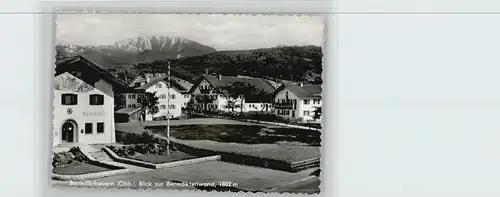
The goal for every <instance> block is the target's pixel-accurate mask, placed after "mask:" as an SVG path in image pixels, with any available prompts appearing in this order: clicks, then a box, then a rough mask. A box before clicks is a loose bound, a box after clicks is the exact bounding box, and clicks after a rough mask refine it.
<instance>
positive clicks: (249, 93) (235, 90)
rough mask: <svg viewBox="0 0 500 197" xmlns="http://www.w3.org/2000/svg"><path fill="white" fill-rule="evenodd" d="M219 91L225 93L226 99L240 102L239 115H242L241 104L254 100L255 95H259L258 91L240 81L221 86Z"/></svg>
mask: <svg viewBox="0 0 500 197" xmlns="http://www.w3.org/2000/svg"><path fill="white" fill-rule="evenodd" d="M221 89H222V91H225V92H226V93H227V97H228V98H229V99H232V100H234V101H235V102H236V101H237V100H238V99H239V100H240V113H243V104H244V101H245V99H254V97H255V96H256V95H259V94H260V93H259V92H260V90H259V89H257V88H256V87H255V86H253V85H252V84H249V83H246V82H240V81H237V82H234V83H232V84H230V85H226V86H223V87H222V88H221Z"/></svg>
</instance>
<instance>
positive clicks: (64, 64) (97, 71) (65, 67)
mask: <svg viewBox="0 0 500 197" xmlns="http://www.w3.org/2000/svg"><path fill="white" fill-rule="evenodd" d="M55 63H56V73H55V76H58V75H60V74H63V73H65V72H70V73H71V72H75V71H77V72H82V73H91V74H89V75H88V77H87V78H93V80H94V79H95V77H96V76H98V77H99V78H101V79H103V80H105V81H107V82H108V83H110V84H111V85H112V86H113V88H114V89H115V91H120V92H130V91H132V88H130V87H129V86H128V85H127V84H125V83H124V82H123V81H121V80H120V79H118V78H116V77H115V76H113V75H112V74H111V73H109V72H108V71H106V70H105V69H104V68H103V67H102V66H100V65H98V64H96V63H94V62H92V61H91V60H89V59H88V57H84V56H82V55H76V56H72V57H63V58H59V59H57V60H56V62H55ZM97 79H98V78H97Z"/></svg>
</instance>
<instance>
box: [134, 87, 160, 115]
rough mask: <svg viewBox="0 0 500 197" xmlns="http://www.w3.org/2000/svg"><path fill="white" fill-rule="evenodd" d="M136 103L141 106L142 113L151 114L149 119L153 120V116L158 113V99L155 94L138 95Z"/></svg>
mask: <svg viewBox="0 0 500 197" xmlns="http://www.w3.org/2000/svg"><path fill="white" fill-rule="evenodd" d="M137 102H138V103H139V104H141V108H142V110H143V111H144V113H146V111H147V113H148V114H151V119H153V116H154V115H155V114H156V113H158V111H159V109H158V97H157V96H156V92H153V93H151V92H145V93H143V94H140V95H139V98H137ZM145 117H146V114H144V118H145Z"/></svg>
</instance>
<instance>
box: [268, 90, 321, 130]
mask: <svg viewBox="0 0 500 197" xmlns="http://www.w3.org/2000/svg"><path fill="white" fill-rule="evenodd" d="M321 92H322V88H321V85H305V84H284V85H282V86H281V87H279V88H278V89H277V90H276V94H275V99H274V102H275V103H274V107H275V113H276V115H278V116H281V117H283V118H288V119H296V120H298V121H300V122H320V121H321V116H320V117H317V118H316V119H315V117H314V116H315V113H316V112H317V111H316V110H317V109H318V108H321V106H322V104H323V101H322V99H321V98H322V97H321Z"/></svg>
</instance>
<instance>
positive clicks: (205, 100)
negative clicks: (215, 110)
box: [193, 95, 215, 109]
mask: <svg viewBox="0 0 500 197" xmlns="http://www.w3.org/2000/svg"><path fill="white" fill-rule="evenodd" d="M193 101H194V102H193V104H197V103H202V104H203V106H204V109H206V108H207V107H206V106H207V104H209V103H212V102H214V101H215V99H214V98H212V97H211V96H209V95H197V96H194V99H193Z"/></svg>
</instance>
